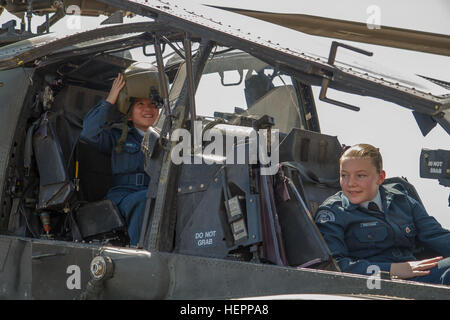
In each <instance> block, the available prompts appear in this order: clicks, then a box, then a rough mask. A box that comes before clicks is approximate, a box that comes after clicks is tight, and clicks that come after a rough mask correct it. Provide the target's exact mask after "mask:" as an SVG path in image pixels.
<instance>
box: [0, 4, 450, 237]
mask: <svg viewBox="0 0 450 320" xmlns="http://www.w3.org/2000/svg"><path fill="white" fill-rule="evenodd" d="M193 1H195V2H199V3H208V4H213V5H226V6H229V7H235V8H247V9H253V10H262V11H264V10H266V11H276V12H285V13H303V14H310V15H321V16H324V17H329V18H336V19H344V20H353V21H358V22H368V21H369V19H374V18H376V19H378V20H377V22H379V23H380V24H381V25H386V26H391V27H399V28H410V29H415V30H420V31H427V32H434V33H441V34H445V35H449V32H450V1H447V0H429V1H426V2H425V1H420V0H413V1H411V0H410V1H407V0H396V1H389V0H341V1H339V2H336V1H332V0H330V1H329V0H315V1H312V2H311V1H289V0H277V1H267V0H247V1H242V0H226V1H225V0H193ZM374 6H375V7H374ZM374 14H376V15H375V16H374ZM224 15H226V14H225V13H224ZM11 18H14V16H12V15H9V14H8V13H4V14H3V15H2V16H0V24H1V23H4V22H6V21H8V20H10V19H11ZM69 18H70V17H69ZM65 19H66V18H65ZM104 19H105V17H100V18H86V17H82V18H81V22H82V28H90V27H93V26H95V25H96V24H97V23H99V21H102V20H104ZM248 19H249V18H243V17H242V18H237V20H239V21H238V22H237V24H238V23H239V22H242V21H243V23H244V26H245V28H247V29H248V30H249V32H252V33H256V32H259V33H261V34H262V35H264V36H265V37H266V38H271V39H275V38H276V39H277V40H279V41H280V43H286V45H289V46H291V47H295V48H297V49H299V50H301V51H302V52H313V53H315V54H318V55H322V56H324V57H326V56H328V51H329V47H330V44H331V41H332V40H333V39H330V38H319V37H313V36H305V35H303V34H301V33H298V32H295V31H292V30H289V29H286V28H282V27H276V26H272V27H270V28H267V29H260V28H259V27H256V28H253V29H252V26H251V25H249V24H246V23H245V21H248ZM43 21H44V18H40V17H38V18H35V19H34V20H33V26H34V27H35V26H37V25H38V24H40V23H42V22H43ZM372 21H373V20H372ZM67 26H68V24H67V20H64V19H63V20H61V21H59V22H58V23H57V24H55V26H53V30H54V29H58V30H59V31H63V32H64V31H70V30H67ZM339 41H342V40H339ZM342 42H346V43H349V44H352V45H354V46H357V47H359V48H362V49H366V50H368V51H372V52H373V53H374V55H373V57H371V58H368V59H370V61H369V60H367V59H365V58H364V59H363V58H361V57H360V56H355V55H352V54H349V53H345V54H344V53H342V54H340V52H338V57H337V59H339V60H341V61H343V62H349V63H353V62H354V61H355V60H356V59H357V60H358V61H361V59H363V60H364V61H367V63H369V64H372V65H375V66H378V67H382V68H383V69H384V70H387V71H388V72H395V73H396V74H402V75H403V74H406V75H408V74H422V75H428V76H430V77H434V78H437V79H442V80H445V81H448V82H450V58H449V57H445V56H440V55H433V54H426V53H420V52H413V51H408V50H401V49H394V48H384V47H381V46H375V45H369V44H362V43H352V42H350V41H342ZM319 91H320V88H319V87H313V92H314V94H315V97H316V106H317V109H318V114H319V119H320V126H321V130H322V133H325V134H329V135H333V136H337V137H338V140H339V142H340V143H343V144H346V145H352V144H356V143H370V144H373V145H375V146H377V147H378V148H379V149H380V151H381V153H382V155H383V160H384V169H385V170H386V174H387V176H388V177H394V176H402V177H406V178H407V179H408V181H409V182H411V183H412V184H413V185H414V186H415V188H416V189H417V191H418V193H419V195H420V197H421V199H422V201H423V203H424V206H425V208H426V209H427V211H428V213H429V214H430V215H433V216H434V217H435V218H436V219H437V220H438V221H439V222H440V223H441V224H442V225H443V226H444V227H445V228H447V229H450V207H449V206H448V198H449V192H450V188H448V187H444V186H442V185H439V183H438V181H437V180H432V179H424V178H420V176H419V157H420V152H421V149H423V148H428V149H446V150H450V136H449V135H448V134H447V133H446V132H445V131H444V130H443V129H442V128H441V127H440V126H436V127H435V128H434V129H433V130H432V131H431V132H430V133H429V134H428V135H427V136H426V137H423V136H422V134H421V132H420V130H419V127H418V126H417V124H416V122H415V119H414V117H413V115H412V113H411V111H410V110H408V109H406V108H403V107H400V106H399V105H396V104H393V103H390V102H386V101H382V100H379V99H374V98H370V97H363V96H358V95H352V94H347V93H341V92H338V91H335V90H332V89H330V90H329V91H328V94H327V96H328V97H330V98H332V99H336V100H339V101H343V102H347V103H349V104H352V105H356V106H359V107H360V108H361V111H359V112H354V111H350V110H346V109H343V108H339V107H337V106H335V105H331V104H328V103H325V102H322V101H320V100H318V98H317V97H318V95H319Z"/></svg>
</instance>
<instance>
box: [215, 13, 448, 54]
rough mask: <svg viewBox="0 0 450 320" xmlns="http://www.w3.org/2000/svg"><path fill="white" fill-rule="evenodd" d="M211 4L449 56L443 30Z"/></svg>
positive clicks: (319, 32) (313, 30)
mask: <svg viewBox="0 0 450 320" xmlns="http://www.w3.org/2000/svg"><path fill="white" fill-rule="evenodd" d="M211 7H215V8H217V9H222V10H227V11H231V12H234V13H238V14H242V15H245V16H249V17H252V18H256V19H259V20H264V21H267V22H270V23H273V24H277V25H280V26H283V27H286V28H290V29H293V30H297V31H301V32H304V33H308V34H311V35H316V36H322V37H330V38H336V39H343V40H349V41H356V42H364V43H369V44H376V45H381V46H387V47H393V48H399V49H407V50H413V51H421V52H426V53H433V54H439V55H444V56H450V36H447V35H444V34H438V33H430V32H422V31H416V30H409V29H401V28H393V27H386V26H379V28H374V29H369V27H368V25H367V24H365V23H360V22H354V21H347V20H338V19H331V18H323V17H317V16H312V15H306V14H290V13H272V12H262V11H253V10H244V9H235V8H227V7H220V6H211Z"/></svg>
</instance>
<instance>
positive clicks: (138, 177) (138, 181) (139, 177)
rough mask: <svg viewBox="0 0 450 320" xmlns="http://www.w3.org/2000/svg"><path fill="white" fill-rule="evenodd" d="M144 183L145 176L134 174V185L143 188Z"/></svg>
mask: <svg viewBox="0 0 450 320" xmlns="http://www.w3.org/2000/svg"><path fill="white" fill-rule="evenodd" d="M144 182H145V176H144V174H143V173H136V185H137V186H143V185H144Z"/></svg>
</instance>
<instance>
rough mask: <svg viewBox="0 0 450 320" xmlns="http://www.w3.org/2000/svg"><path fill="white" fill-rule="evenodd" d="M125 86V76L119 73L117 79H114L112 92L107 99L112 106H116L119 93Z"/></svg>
mask: <svg viewBox="0 0 450 320" xmlns="http://www.w3.org/2000/svg"><path fill="white" fill-rule="evenodd" d="M124 86H125V80H124V79H123V75H122V74H121V73H119V74H118V75H117V78H115V79H114V82H113V84H112V86H111V90H110V91H109V94H108V97H107V98H106V101H108V102H109V103H111V104H115V103H116V101H117V98H118V97H119V93H120V91H121V90H122V88H123V87H124Z"/></svg>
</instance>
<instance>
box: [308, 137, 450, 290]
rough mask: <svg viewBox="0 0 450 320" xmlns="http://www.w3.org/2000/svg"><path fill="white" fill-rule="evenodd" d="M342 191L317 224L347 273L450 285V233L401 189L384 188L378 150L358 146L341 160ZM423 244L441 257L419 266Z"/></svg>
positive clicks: (320, 210)
mask: <svg viewBox="0 0 450 320" xmlns="http://www.w3.org/2000/svg"><path fill="white" fill-rule="evenodd" d="M339 162H340V185H341V188H342V191H339V192H338V193H337V194H335V195H334V196H331V197H329V198H328V199H327V200H325V201H324V203H323V204H322V205H321V206H320V207H319V208H318V211H317V215H316V218H315V220H316V224H317V226H318V228H319V230H320V231H321V233H322V235H323V237H324V239H325V241H326V242H327V244H328V247H329V248H330V251H331V254H332V256H333V257H334V258H335V259H336V261H337V263H338V265H339V267H340V268H341V270H342V271H343V272H349V273H359V274H364V275H367V274H372V273H373V271H369V270H373V267H371V268H370V269H369V270H368V268H369V267H370V266H374V265H375V266H378V268H379V269H380V270H381V271H386V272H389V273H390V276H391V278H399V279H408V280H412V281H419V282H428V283H437V284H447V285H448V284H450V258H446V259H444V257H449V256H450V231H448V230H446V229H444V228H442V226H441V225H440V224H439V223H438V222H437V221H436V220H435V219H434V218H433V217H431V216H429V215H428V214H427V212H426V211H425V209H424V207H423V206H422V205H421V204H420V203H419V202H418V201H416V200H414V199H413V198H412V197H410V196H408V194H407V192H406V190H405V189H404V188H403V187H402V185H401V184H387V185H381V184H382V183H383V181H384V179H385V176H386V173H385V172H384V170H383V167H382V158H381V154H380V153H379V151H378V149H377V148H375V147H373V146H371V145H369V144H357V145H354V146H352V147H350V148H349V149H347V150H346V151H345V152H344V153H343V154H342V155H341V158H340V160H339ZM418 243H420V244H423V245H424V246H425V247H428V248H429V249H432V250H434V251H436V252H438V254H440V255H442V256H439V257H434V258H431V259H426V260H420V261H418V260H417V259H416V257H414V255H413V250H414V248H415V247H416V245H417V244H418Z"/></svg>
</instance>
